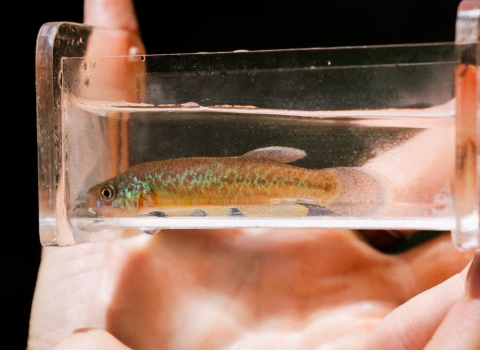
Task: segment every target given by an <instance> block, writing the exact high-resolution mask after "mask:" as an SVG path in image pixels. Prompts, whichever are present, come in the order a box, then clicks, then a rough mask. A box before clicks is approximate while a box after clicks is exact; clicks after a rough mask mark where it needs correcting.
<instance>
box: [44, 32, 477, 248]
mask: <svg viewBox="0 0 480 350" xmlns="http://www.w3.org/2000/svg"><path fill="white" fill-rule="evenodd" d="M49 27H50V28H55V31H56V32H55V31H53V32H52V34H46V35H45V37H49V38H50V41H49V42H53V43H55V42H56V40H58V38H57V39H56V37H57V36H58V34H57V33H58V32H60V31H61V30H63V31H64V32H63V34H62V36H61V39H62V40H65V38H66V37H67V36H66V35H65V32H67V33H73V36H74V37H75V38H77V39H78V38H79V37H80V38H81V40H76V41H75V40H66V41H63V44H62V43H61V44H60V45H59V46H60V47H63V49H62V50H63V54H64V55H63V58H62V59H61V60H58V61H54V62H53V63H52V61H50V62H49V61H48V60H46V61H45V62H44V64H46V65H52V66H53V68H52V69H53V71H45V74H46V77H45V81H48V78H51V81H50V82H49V84H51V86H53V91H52V89H51V87H49V88H50V90H48V91H47V92H48V93H45V90H43V89H39V90H38V95H39V96H40V99H44V100H45V101H47V102H48V103H49V106H50V107H49V108H50V109H51V110H47V109H45V108H44V109H42V108H39V113H38V118H39V119H38V120H39V122H38V125H39V157H40V161H41V164H40V168H39V174H40V177H39V191H40V194H41V196H40V198H41V203H40V211H41V212H40V227H41V231H42V230H43V231H42V232H41V240H42V243H43V244H58V245H68V244H74V243H80V242H86V241H94V240H98V239H105V238H109V237H118V236H126V235H132V234H138V233H142V232H146V233H154V232H156V231H157V230H160V229H164V228H226V227H231V228H235V227H237V228H238V227H291V228H295V227H325V228H356V229H419V230H421V229H425V230H455V229H456V227H457V223H458V222H460V223H462V222H464V221H465V220H464V219H463V216H462V217H460V218H459V217H458V215H457V212H458V213H462V215H470V214H471V212H468V210H471V205H470V206H468V205H467V204H468V203H470V202H468V201H465V198H467V197H468V198H469V199H468V200H470V201H471V200H473V199H474V200H475V201H476V200H477V199H478V195H477V190H476V187H474V186H476V182H475V181H476V176H477V175H476V166H474V167H473V168H472V166H471V164H470V163H468V164H470V165H468V166H466V167H465V166H462V167H461V168H460V167H459V164H463V163H461V162H460V161H459V155H458V154H460V156H461V155H462V154H463V153H457V155H456V153H455V152H456V151H455V150H456V149H457V152H472V151H471V150H468V149H469V148H468V147H471V146H469V145H470V144H471V142H470V143H469V142H467V143H465V142H462V141H461V140H462V139H461V138H459V139H457V140H456V131H457V130H469V127H466V129H465V128H464V126H463V125H466V124H465V123H469V122H470V119H469V120H468V121H466V120H465V118H467V119H468V118H471V117H462V118H457V111H460V113H463V114H461V116H465V115H467V114H468V113H470V112H467V113H465V112H464V111H465V108H467V107H465V106H470V105H471V104H473V105H475V106H476V103H477V102H476V101H477V96H476V94H477V92H476V91H477V90H476V87H475V88H473V90H472V84H471V83H470V82H465V81H466V80H461V79H466V78H464V77H470V73H469V72H470V70H471V69H472V68H473V69H476V57H477V55H478V47H477V46H476V44H475V43H468V44H465V45H463V44H462V45H456V44H454V43H439V44H425V45H400V46H376V47H349V48H332V49H304V50H279V51H257V52H245V51H242V52H226V53H201V54H178V55H146V56H128V55H125V56H118V57H111V56H110V57H109V56H108V55H105V54H103V55H95V54H94V53H95V52H96V51H94V50H92V47H96V46H98V45H96V43H98V42H105V40H103V41H102V40H99V38H102V36H104V35H105V36H108V35H113V34H112V33H113V32H108V31H104V30H100V29H98V30H97V29H93V28H89V27H84V26H80V25H76V24H71V23H60V24H49ZM72 28H73V29H74V30H72ZM97 40H99V41H97ZM79 41H81V45H80V46H81V47H82V50H83V52H76V53H75V54H73V55H70V53H71V51H68V52H67V53H65V49H64V47H65V46H66V47H68V46H69V45H71V43H73V42H76V43H78V42H79ZM62 45H63V46H62ZM39 48H40V51H42V50H43V51H47V52H49V51H51V50H52V48H53V51H54V52H56V51H59V49H58V48H57V49H55V46H54V45H51V46H50V47H48V46H44V47H40V46H39ZM69 56H74V57H69ZM38 57H41V54H40V53H39V52H38V51H37V58H38ZM53 57H55V54H54V55H53ZM465 57H468V59H466V58H465ZM466 60H467V61H466ZM466 64H467V65H466ZM465 65H466V66H465ZM57 67H58V68H57ZM462 68H464V69H467V71H468V74H467V75H464V74H463V73H462V72H463V71H461V69H462ZM55 70H57V71H55ZM475 72H476V71H475ZM43 74H44V72H43V71H42V72H39V71H38V65H37V79H39V76H40V77H41V76H42V75H43ZM462 74H463V75H462ZM475 76H476V75H475ZM475 86H476V85H475ZM458 94H460V95H461V97H460V99H459V97H458V96H457V95H458ZM475 108H476V107H475ZM467 111H471V109H470V107H468V108H467ZM475 111H476V109H475ZM468 115H470V114H468ZM462 128H463V129H462ZM461 135H464V133H462V134H460V137H462V136H461ZM476 142H477V140H476V139H475V140H474V145H473V147H474V151H473V152H474V154H476V153H475V152H476V151H475V150H476V148H475V145H476ZM455 144H457V147H455ZM463 144H466V145H467V146H466V148H465V147H463V146H461V145H463ZM462 147H463V148H462ZM465 149H467V151H465ZM467 157H471V155H470V153H468V156H467ZM473 158H476V157H473ZM474 161H475V160H474ZM456 164H457V166H456ZM465 164H467V163H465ZM472 178H474V179H475V180H474V181H473V180H472V181H470V182H468V180H469V179H472ZM466 181H467V182H466ZM455 186H457V188H456V189H455V188H454V187H455ZM472 186H473V187H472ZM458 189H460V190H458ZM472 191H473V195H472ZM454 193H455V196H456V197H457V198H459V196H460V197H462V199H461V200H460V201H455V200H454ZM465 196H466V197H465ZM473 197H474V198H473ZM472 198H473V199H472ZM458 203H467V204H465V205H463V204H462V205H463V206H462V205H459V204H458ZM476 204H477V202H475V205H476ZM475 210H476V209H475ZM465 213H467V214H465ZM462 220H463V221H462ZM476 224H477V228H478V220H477V222H476ZM469 228H472V227H469ZM455 233H456V235H455V239H454V241H455V243H456V244H457V246H458V247H459V248H460V249H468V248H471V247H474V246H475V244H478V232H477V231H474V230H473V231H472V230H470V231H468V232H467V231H465V230H463V229H461V230H456V231H455ZM467 236H468V237H469V238H467V239H466V238H465V237H467ZM459 242H460V243H459Z"/></svg>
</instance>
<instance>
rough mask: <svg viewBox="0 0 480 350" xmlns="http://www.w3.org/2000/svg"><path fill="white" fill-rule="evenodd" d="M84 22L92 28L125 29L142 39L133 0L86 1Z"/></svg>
mask: <svg viewBox="0 0 480 350" xmlns="http://www.w3.org/2000/svg"><path fill="white" fill-rule="evenodd" d="M83 22H84V23H85V24H88V25H91V26H98V27H104V28H112V29H123V30H126V31H128V32H130V33H131V34H134V35H136V36H138V37H140V27H139V25H138V20H137V15H136V13H135V8H134V6H133V2H132V0H85V2H84V17H83Z"/></svg>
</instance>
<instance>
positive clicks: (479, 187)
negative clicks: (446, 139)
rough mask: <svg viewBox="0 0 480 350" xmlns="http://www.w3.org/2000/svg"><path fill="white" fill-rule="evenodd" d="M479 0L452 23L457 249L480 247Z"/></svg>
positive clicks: (467, 3)
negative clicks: (454, 58) (453, 42)
mask: <svg viewBox="0 0 480 350" xmlns="http://www.w3.org/2000/svg"><path fill="white" fill-rule="evenodd" d="M479 24H480V1H478V0H468V1H462V2H461V3H460V4H459V6H458V12H457V23H456V30H455V31H456V39H455V40H456V43H457V44H458V46H457V52H456V58H457V67H456V69H457V70H456V101H457V117H456V176H455V186H454V187H455V210H456V218H457V222H456V225H455V228H454V230H453V231H452V239H453V241H454V243H455V244H456V245H457V247H460V248H461V249H469V248H480V232H479V219H480V217H479V209H480V208H479V204H480V203H479V200H480V169H479V167H480V162H479V156H480V150H479V142H480V114H479V101H480V95H479V77H480V76H479V72H478V66H479V55H480V53H479V46H478V41H479V39H480V28H479Z"/></svg>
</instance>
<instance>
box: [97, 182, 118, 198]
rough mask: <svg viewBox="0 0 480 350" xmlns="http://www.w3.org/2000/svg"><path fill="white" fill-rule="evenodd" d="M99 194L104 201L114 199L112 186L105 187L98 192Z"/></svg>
mask: <svg viewBox="0 0 480 350" xmlns="http://www.w3.org/2000/svg"><path fill="white" fill-rule="evenodd" d="M100 194H101V195H102V197H103V199H105V200H112V199H113V197H115V188H113V186H112V185H105V186H103V187H102V189H101V190H100Z"/></svg>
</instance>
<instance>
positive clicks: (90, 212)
mask: <svg viewBox="0 0 480 350" xmlns="http://www.w3.org/2000/svg"><path fill="white" fill-rule="evenodd" d="M87 211H88V216H90V217H94V218H103V216H102V215H100V213H99V212H98V211H96V210H94V209H93V208H91V207H90V208H88V210H87Z"/></svg>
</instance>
